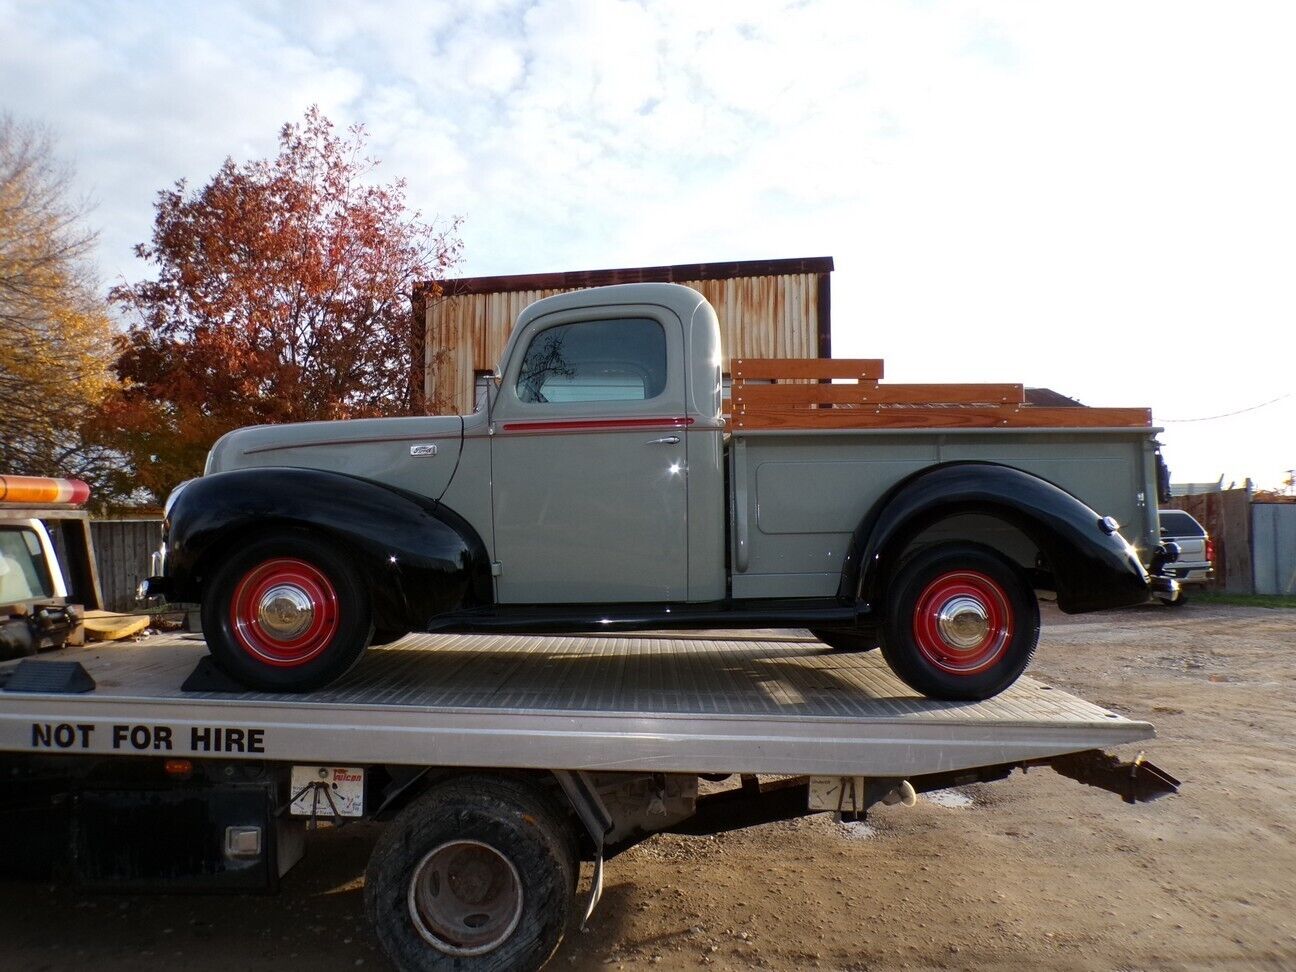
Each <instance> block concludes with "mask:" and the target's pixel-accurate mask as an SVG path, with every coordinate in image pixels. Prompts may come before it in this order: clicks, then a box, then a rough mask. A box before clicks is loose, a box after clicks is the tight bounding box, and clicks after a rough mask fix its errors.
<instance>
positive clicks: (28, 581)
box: [0, 527, 54, 604]
mask: <svg viewBox="0 0 1296 972" xmlns="http://www.w3.org/2000/svg"><path fill="white" fill-rule="evenodd" d="M53 594H54V585H53V583H52V582H51V580H50V575H49V569H48V567H47V566H46V564H45V554H44V552H43V551H42V550H41V542H40V537H38V536H37V535H36V531H35V530H33V529H31V528H30V527H0V604H14V603H16V602H18V601H30V600H33V599H34V598H41V597H51V596H53Z"/></svg>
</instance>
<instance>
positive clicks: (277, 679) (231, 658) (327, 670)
mask: <svg viewBox="0 0 1296 972" xmlns="http://www.w3.org/2000/svg"><path fill="white" fill-rule="evenodd" d="M202 622H203V634H204V635H205V636H206V638H207V647H208V649H209V650H210V651H211V654H212V660H213V661H214V662H215V663H216V665H217V667H218V668H220V669H221V671H223V672H225V674H227V675H229V676H230V677H231V678H234V679H237V680H238V681H240V682H242V683H243V684H244V685H247V686H249V687H251V688H256V689H262V690H264V691H268V692H303V691H307V690H310V689H314V688H319V687H320V686H323V685H327V684H328V683H329V682H331V681H333V680H334V679H336V678H338V677H339V676H341V675H343V674H344V673H345V672H346V671H347V669H349V668H350V667H351V666H352V665H353V664H355V662H356V660H357V659H358V658H359V657H360V654H361V653H362V652H363V651H364V649H365V645H367V644H368V643H369V638H370V635H371V634H372V632H373V624H372V621H371V620H370V610H369V597H368V594H367V592H366V591H365V588H364V584H363V583H362V582H361V580H360V578H359V576H358V575H357V574H356V571H355V568H354V567H352V566H351V564H350V563H348V561H347V560H346V558H344V557H343V556H341V555H340V554H339V553H338V552H337V551H336V550H335V549H334V548H333V547H331V546H329V545H328V544H327V543H325V542H323V541H322V540H319V539H317V538H315V537H312V536H308V535H305V534H278V535H273V536H268V537H265V538H263V539H261V540H258V541H256V542H254V543H251V544H249V545H248V546H246V547H243V548H242V549H240V550H238V551H236V552H235V553H234V554H233V555H232V556H230V557H229V558H228V559H226V560H225V562H224V563H222V564H221V565H220V566H219V567H218V568H217V569H216V572H215V575H214V576H213V577H212V580H211V583H210V584H209V585H208V587H207V590H206V592H205V593H204V596H203V604H202Z"/></svg>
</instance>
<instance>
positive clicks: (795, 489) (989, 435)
mask: <svg viewBox="0 0 1296 972" xmlns="http://www.w3.org/2000/svg"><path fill="white" fill-rule="evenodd" d="M742 439H743V441H744V443H745V449H743V450H739V451H737V452H736V453H735V455H744V456H745V459H744V460H743V461H742V462H740V463H736V465H735V469H734V479H735V491H736V493H737V494H738V495H742V494H743V492H744V490H745V498H746V511H745V513H746V516H745V521H746V523H745V525H746V530H745V531H744V530H743V529H742V526H743V522H742V521H743V519H744V517H742V516H739V515H738V514H737V511H735V521H736V522H735V529H734V550H735V560H734V563H735V570H734V576H733V594H734V596H735V597H740V598H742V597H752V598H760V597H778V596H783V597H789V596H791V597H830V596H832V595H834V594H836V593H837V584H838V581H839V579H840V575H841V567H842V557H843V555H844V553H845V551H846V546H847V543H848V542H849V540H850V534H851V532H852V531H853V530H854V529H855V527H856V526H857V525H858V524H859V522H860V521H861V520H862V519H863V517H864V516H865V514H866V513H867V512H868V511H869V509H870V508H871V507H872V506H873V504H874V503H876V502H877V500H878V499H879V498H880V497H881V496H882V495H883V494H884V493H885V492H886V491H887V490H888V489H890V488H891V487H892V486H893V485H895V484H896V483H897V482H899V481H900V480H902V479H904V478H905V477H906V476H909V475H911V474H912V473H915V472H918V471H920V470H922V469H924V468H927V467H928V466H932V465H936V464H937V463H943V462H953V461H960V460H964V461H969V460H970V461H981V462H994V463H999V464H1002V465H1005V466H1010V467H1013V468H1016V469H1020V470H1022V471H1023V472H1027V473H1030V474H1032V475H1035V476H1038V477H1040V478H1041V479H1044V480H1047V481H1048V482H1051V483H1054V484H1055V485H1057V486H1059V487H1061V488H1062V489H1064V490H1066V491H1067V492H1069V493H1072V494H1073V495H1075V496H1076V497H1077V498H1079V499H1080V500H1081V501H1082V502H1084V503H1085V504H1087V505H1088V506H1091V507H1092V508H1094V509H1095V510H1097V511H1098V512H1100V513H1102V514H1110V515H1112V516H1115V517H1116V519H1117V520H1119V521H1120V522H1121V523H1122V524H1125V525H1126V531H1125V536H1126V538H1127V539H1129V540H1130V542H1131V543H1135V544H1140V545H1144V549H1145V550H1146V549H1150V548H1149V547H1147V546H1146V545H1147V544H1148V542H1149V539H1150V538H1149V537H1147V536H1146V530H1145V522H1146V520H1147V516H1146V505H1147V494H1146V486H1145V484H1146V482H1147V473H1146V470H1145V469H1144V460H1145V442H1146V439H1147V433H1146V432H1144V431H1142V430H1139V431H1138V432H1137V433H1133V434H1131V433H1128V432H1125V433H1122V432H1094V431H1088V430H1085V431H1059V430H1056V429H1048V430H1043V431H1040V432H1036V431H1033V430H1013V431H1012V432H1010V433H1007V432H994V431H989V432H987V431H985V430H975V431H972V432H960V431H957V430H942V431H940V432H931V433H921V432H920V433H912V432H906V433H903V434H895V433H888V432H886V431H858V430H844V431H838V430H825V431H813V432H808V431H798V432H795V433H787V434H784V433H755V434H752V433H747V434H744V435H743V436H742ZM740 487H742V488H740ZM743 540H745V541H746V543H747V551H746V556H745V558H739V557H737V556H736V551H737V549H738V544H739V543H741V542H742V541H743ZM1152 542H1155V541H1154V540H1153V541H1152ZM744 565H745V569H744Z"/></svg>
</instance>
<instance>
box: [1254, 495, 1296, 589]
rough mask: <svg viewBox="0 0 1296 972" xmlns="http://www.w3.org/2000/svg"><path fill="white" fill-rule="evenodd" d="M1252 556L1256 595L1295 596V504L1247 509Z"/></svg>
mask: <svg viewBox="0 0 1296 972" xmlns="http://www.w3.org/2000/svg"><path fill="white" fill-rule="evenodd" d="M1251 537H1252V541H1251V543H1252V547H1251V549H1252V556H1253V557H1254V562H1255V592H1256V593H1257V594H1296V505H1293V504H1289V503H1256V504H1254V505H1253V506H1252V507H1251Z"/></svg>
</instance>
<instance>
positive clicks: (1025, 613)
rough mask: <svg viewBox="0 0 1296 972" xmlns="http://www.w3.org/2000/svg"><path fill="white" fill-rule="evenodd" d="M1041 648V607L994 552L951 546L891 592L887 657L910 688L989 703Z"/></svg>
mask: <svg viewBox="0 0 1296 972" xmlns="http://www.w3.org/2000/svg"><path fill="white" fill-rule="evenodd" d="M1038 642H1039V604H1038V602H1037V601H1036V599H1035V593H1034V591H1032V590H1031V588H1030V586H1029V585H1028V584H1027V583H1026V581H1025V580H1024V579H1023V577H1022V575H1021V574H1020V572H1019V571H1018V570H1017V568H1016V566H1015V565H1014V564H1013V563H1012V562H1011V561H1010V560H1008V559H1006V558H1005V557H1003V556H1002V555H1001V554H999V553H998V552H996V551H995V550H992V549H990V548H989V547H984V546H981V545H979V544H974V543H946V544H939V545H937V546H934V547H929V548H927V549H926V550H923V551H921V552H920V553H918V554H917V555H916V556H914V557H913V558H911V559H910V560H909V561H907V562H906V564H905V566H904V567H903V568H902V569H901V570H900V573H899V574H898V575H897V576H896V578H895V581H894V582H893V583H892V585H891V587H890V593H889V595H888V597H887V605H886V609H885V620H884V623H883V625H882V654H883V655H884V656H885V658H886V660H887V664H889V665H890V666H891V669H892V671H894V672H895V673H896V674H897V675H898V676H900V678H901V679H903V680H904V681H905V683H906V684H907V685H909V687H910V688H913V689H916V690H917V691H919V692H922V693H923V694H924V695H927V696H930V697H932V698H937V699H971V700H979V699H988V698H990V697H991V696H992V695H997V694H999V693H1000V692H1002V691H1003V690H1004V689H1006V688H1007V687H1008V686H1010V685H1011V684H1012V683H1013V682H1015V681H1016V680H1017V677H1018V676H1019V675H1021V673H1022V672H1023V671H1024V670H1025V668H1026V666H1027V664H1029V662H1030V659H1031V655H1033V654H1034V652H1035V646H1036V645H1037V644H1038Z"/></svg>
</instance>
